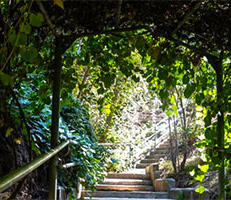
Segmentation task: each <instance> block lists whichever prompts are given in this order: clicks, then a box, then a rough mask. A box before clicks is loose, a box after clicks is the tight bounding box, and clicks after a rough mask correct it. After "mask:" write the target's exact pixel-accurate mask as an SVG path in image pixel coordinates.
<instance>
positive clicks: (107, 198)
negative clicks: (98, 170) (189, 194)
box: [84, 197, 176, 200]
mask: <svg viewBox="0 0 231 200" xmlns="http://www.w3.org/2000/svg"><path fill="white" fill-rule="evenodd" d="M84 199H85V200H140V199H141V198H110V197H106V198H104V197H93V198H90V197H85V198H84ZM142 200H153V198H142ZM155 200H176V199H156V198H155Z"/></svg>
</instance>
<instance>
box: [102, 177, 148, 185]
mask: <svg viewBox="0 0 231 200" xmlns="http://www.w3.org/2000/svg"><path fill="white" fill-rule="evenodd" d="M103 184H125V185H129V184H152V182H151V180H144V179H125V178H123V179H119V178H105V179H104V182H103Z"/></svg>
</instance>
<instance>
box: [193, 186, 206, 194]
mask: <svg viewBox="0 0 231 200" xmlns="http://www.w3.org/2000/svg"><path fill="white" fill-rule="evenodd" d="M204 191H205V187H204V186H202V185H201V186H199V187H197V188H196V189H195V192H197V193H199V194H203V193H204Z"/></svg>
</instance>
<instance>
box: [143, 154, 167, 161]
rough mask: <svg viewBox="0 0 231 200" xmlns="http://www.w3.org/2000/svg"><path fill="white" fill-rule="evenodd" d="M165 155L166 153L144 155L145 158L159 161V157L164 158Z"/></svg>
mask: <svg viewBox="0 0 231 200" xmlns="http://www.w3.org/2000/svg"><path fill="white" fill-rule="evenodd" d="M166 155H167V154H155V155H147V156H146V157H145V159H155V160H158V161H159V159H160V158H164V157H165V156H166Z"/></svg>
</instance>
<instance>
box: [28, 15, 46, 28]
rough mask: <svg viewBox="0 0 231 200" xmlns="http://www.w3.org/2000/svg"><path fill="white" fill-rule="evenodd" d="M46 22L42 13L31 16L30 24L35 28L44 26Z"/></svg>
mask: <svg viewBox="0 0 231 200" xmlns="http://www.w3.org/2000/svg"><path fill="white" fill-rule="evenodd" d="M43 21H44V18H43V15H42V14H41V13H37V14H34V13H32V14H31V15H30V24H31V25H32V26H35V27H40V26H42V23H43Z"/></svg>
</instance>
